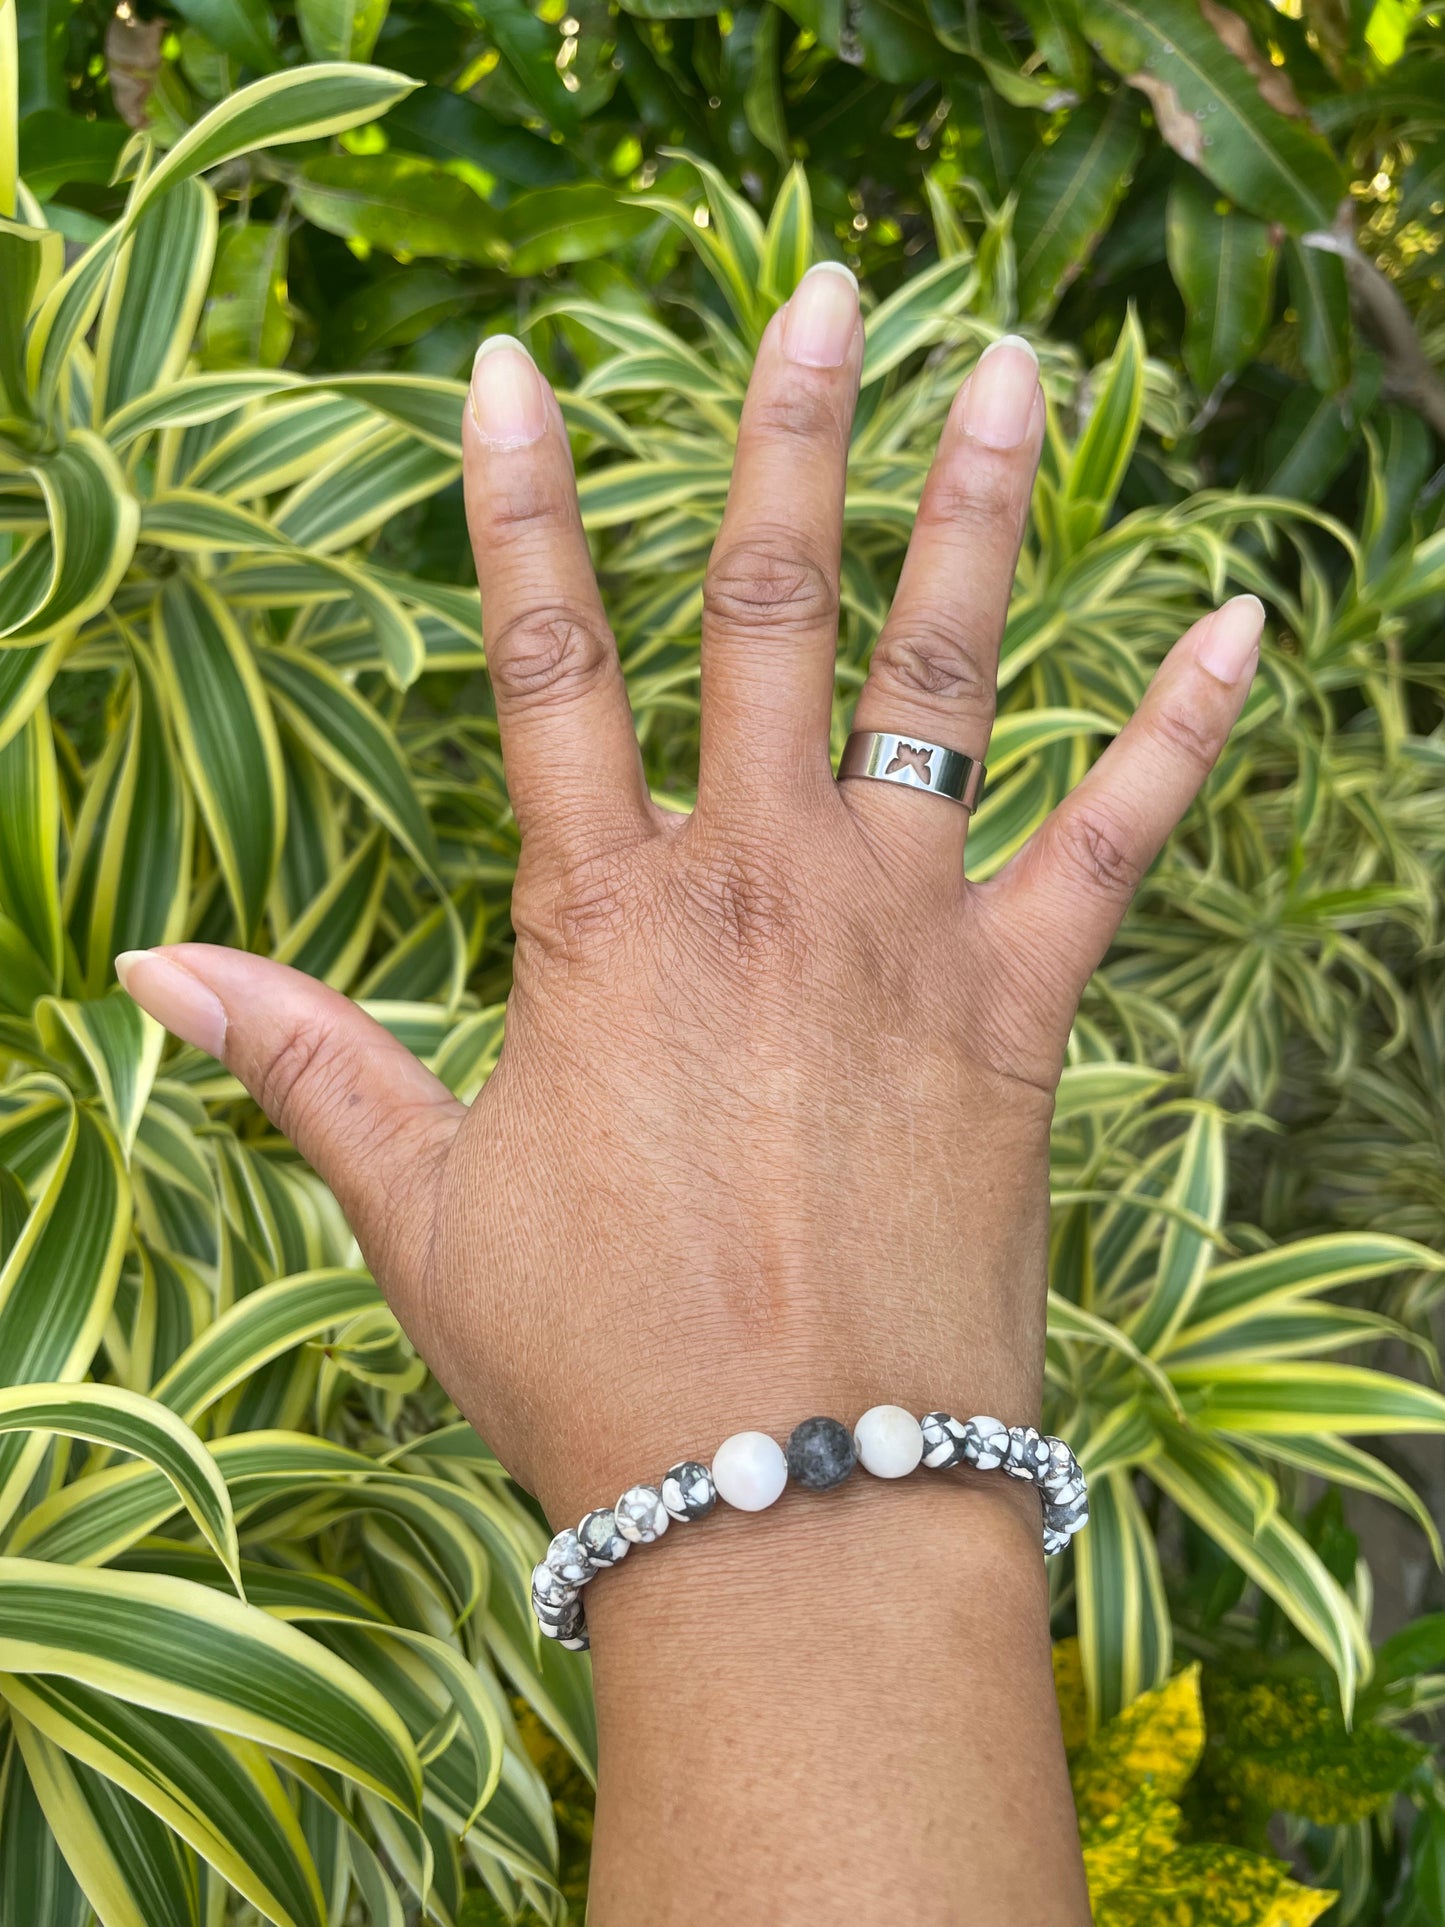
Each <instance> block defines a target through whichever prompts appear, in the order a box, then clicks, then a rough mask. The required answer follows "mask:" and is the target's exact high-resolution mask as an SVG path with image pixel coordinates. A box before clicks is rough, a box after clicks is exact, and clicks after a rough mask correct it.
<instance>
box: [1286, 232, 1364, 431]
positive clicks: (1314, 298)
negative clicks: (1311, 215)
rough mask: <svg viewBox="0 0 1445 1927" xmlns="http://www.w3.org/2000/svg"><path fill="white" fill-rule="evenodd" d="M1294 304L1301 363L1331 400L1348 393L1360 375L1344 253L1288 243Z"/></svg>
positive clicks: (1288, 259) (1287, 260) (1290, 294)
mask: <svg viewBox="0 0 1445 1927" xmlns="http://www.w3.org/2000/svg"><path fill="white" fill-rule="evenodd" d="M1284 255H1285V263H1286V266H1287V270H1288V275H1289V298H1290V305H1291V306H1292V307H1293V308H1294V311H1295V313H1296V315H1297V316H1298V317H1299V320H1298V323H1297V327H1298V340H1299V353H1300V359H1301V361H1303V363H1304V365H1305V369H1306V371H1307V372H1308V374H1309V378H1310V380H1311V381H1312V382H1313V383H1314V385H1315V387H1316V388H1318V389H1319V390H1320V392H1321V393H1322V394H1325V395H1337V394H1339V393H1341V391H1342V390H1344V389H1345V388H1347V387H1348V386H1349V383H1350V377H1351V375H1352V374H1353V372H1354V334H1353V330H1352V328H1351V325H1350V292H1349V286H1348V283H1347V282H1346V279H1345V264H1344V261H1343V260H1342V259H1341V258H1340V256H1339V255H1338V254H1333V253H1330V252H1329V251H1328V250H1326V249H1323V248H1317V247H1311V246H1309V245H1308V244H1307V243H1306V242H1303V241H1296V240H1294V239H1293V238H1288V239H1286V241H1285V244H1284Z"/></svg>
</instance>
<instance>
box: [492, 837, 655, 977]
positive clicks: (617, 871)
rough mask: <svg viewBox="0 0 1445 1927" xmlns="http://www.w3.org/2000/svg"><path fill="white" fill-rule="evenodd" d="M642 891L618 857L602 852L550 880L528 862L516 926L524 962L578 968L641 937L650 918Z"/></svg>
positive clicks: (520, 882) (521, 875)
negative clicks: (537, 874)
mask: <svg viewBox="0 0 1445 1927" xmlns="http://www.w3.org/2000/svg"><path fill="white" fill-rule="evenodd" d="M644 908H645V905H644V901H643V898H642V894H641V893H640V892H639V891H638V889H637V888H636V886H635V882H634V880H633V879H632V878H631V877H630V876H629V875H628V874H627V871H626V870H625V868H624V867H623V866H622V865H620V864H619V863H618V862H617V861H616V860H615V858H612V857H598V858H594V859H591V860H588V861H586V862H583V863H578V864H575V865H571V866H569V867H567V868H565V869H563V870H561V871H553V872H551V873H550V874H549V875H548V877H547V879H546V881H545V882H544V881H543V880H542V879H540V878H536V877H534V875H533V873H532V871H531V869H530V867H529V866H528V865H527V864H526V863H525V860H524V863H523V867H522V868H521V869H520V870H519V871H518V875H517V888H516V890H515V892H514V894H513V906H512V927H513V930H514V931H515V933H516V939H517V962H518V968H519V970H520V971H522V972H523V973H524V974H525V972H526V971H527V969H528V968H529V967H532V966H535V967H536V968H539V969H541V970H544V971H555V970H557V969H558V968H561V969H562V970H564V971H571V970H575V969H576V968H577V967H578V966H580V965H584V964H586V963H587V962H588V961H589V960H590V959H592V958H595V957H598V956H600V955H602V954H604V953H605V952H607V951H608V950H610V949H611V948H613V947H614V946H615V945H616V944H617V943H618V942H619V941H620V940H621V939H623V938H624V937H630V938H636V937H637V936H638V934H639V931H640V926H641V924H642V923H643V921H644V918H643V916H642V914H641V913H642V911H643V909H644Z"/></svg>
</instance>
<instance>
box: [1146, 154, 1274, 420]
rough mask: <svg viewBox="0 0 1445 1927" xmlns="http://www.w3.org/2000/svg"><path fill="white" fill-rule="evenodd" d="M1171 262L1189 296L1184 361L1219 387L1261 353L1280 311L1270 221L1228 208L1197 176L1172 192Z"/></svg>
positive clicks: (1201, 381)
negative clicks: (1219, 203)
mask: <svg viewBox="0 0 1445 1927" xmlns="http://www.w3.org/2000/svg"><path fill="white" fill-rule="evenodd" d="M1166 234H1167V240H1168V249H1169V269H1170V272H1171V273H1172V274H1173V276H1174V284H1175V286H1176V287H1177V288H1178V290H1179V292H1180V294H1181V296H1182V297H1183V300H1184V312H1185V331H1184V362H1185V366H1186V367H1187V368H1188V370H1189V374H1190V378H1191V379H1192V381H1193V382H1194V385H1195V387H1196V388H1197V389H1198V390H1199V392H1200V394H1201V395H1206V396H1207V395H1211V394H1213V392H1214V390H1215V389H1216V388H1217V387H1218V386H1219V384H1220V382H1222V381H1227V380H1229V378H1230V377H1231V376H1233V375H1237V374H1238V373H1239V371H1240V370H1241V369H1242V368H1243V367H1244V366H1245V365H1246V364H1247V363H1248V362H1250V361H1252V360H1253V358H1254V355H1255V352H1256V350H1257V349H1258V347H1259V344H1260V342H1261V341H1262V340H1263V338H1264V333H1265V330H1266V329H1267V328H1268V326H1269V323H1270V318H1271V316H1272V314H1273V311H1274V270H1275V250H1274V247H1273V244H1272V243H1271V240H1270V232H1269V227H1268V225H1267V224H1266V223H1265V222H1263V221H1258V220H1255V219H1254V218H1253V217H1252V216H1250V215H1246V214H1236V213H1233V212H1231V211H1228V210H1226V211H1223V212H1221V210H1220V209H1219V208H1218V207H1217V206H1216V204H1215V199H1214V196H1213V195H1212V194H1211V193H1210V192H1209V190H1208V189H1207V188H1206V187H1205V186H1204V184H1203V183H1202V182H1201V181H1200V180H1199V179H1198V177H1197V176H1193V175H1189V174H1182V175H1181V176H1180V177H1179V179H1178V180H1177V181H1176V182H1175V183H1174V186H1173V188H1172V189H1171V190H1170V194H1169V213H1168V221H1167V227H1166Z"/></svg>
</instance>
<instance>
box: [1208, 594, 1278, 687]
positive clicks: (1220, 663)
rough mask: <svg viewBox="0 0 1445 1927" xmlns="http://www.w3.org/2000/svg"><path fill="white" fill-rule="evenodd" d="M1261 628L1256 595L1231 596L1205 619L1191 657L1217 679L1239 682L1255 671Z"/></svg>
mask: <svg viewBox="0 0 1445 1927" xmlns="http://www.w3.org/2000/svg"><path fill="white" fill-rule="evenodd" d="M1263 632H1264V604H1263V603H1262V602H1261V601H1260V599H1259V597H1258V596H1257V595H1237V596H1234V597H1233V598H1232V599H1231V600H1230V601H1228V602H1226V603H1225V605H1224V607H1223V608H1222V609H1216V610H1215V612H1214V614H1213V615H1212V616H1211V617H1210V618H1209V620H1208V622H1206V623H1205V625H1204V629H1203V631H1202V633H1201V634H1200V637H1199V641H1198V642H1197V643H1196V644H1195V647H1194V659H1195V661H1196V662H1197V663H1198V664H1199V665H1200V667H1201V668H1203V669H1207V670H1208V671H1209V673H1210V675H1211V676H1216V677H1218V679H1219V681H1220V682H1225V683H1236V682H1239V681H1241V680H1242V679H1243V677H1245V676H1246V675H1251V676H1252V675H1253V674H1254V665H1255V664H1256V663H1257V662H1258V661H1259V639H1260V636H1261V635H1262V634H1263Z"/></svg>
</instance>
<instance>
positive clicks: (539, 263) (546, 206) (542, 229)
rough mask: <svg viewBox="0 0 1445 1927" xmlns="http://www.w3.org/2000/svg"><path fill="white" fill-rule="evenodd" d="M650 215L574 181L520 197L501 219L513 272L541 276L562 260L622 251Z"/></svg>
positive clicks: (602, 188)
mask: <svg viewBox="0 0 1445 1927" xmlns="http://www.w3.org/2000/svg"><path fill="white" fill-rule="evenodd" d="M649 219H650V217H649V216H648V214H647V213H646V212H645V211H644V210H643V209H641V208H639V207H637V206H636V205H635V204H634V203H633V202H631V201H627V200H624V199H623V198H622V197H621V196H620V195H619V194H616V193H615V192H614V191H613V190H612V189H611V188H610V187H605V186H603V184H602V183H601V182H600V181H598V182H591V181H579V182H576V183H575V184H572V185H569V186H566V187H538V188H533V189H532V190H531V191H530V192H528V193H525V194H519V195H518V196H517V198H516V199H515V200H514V201H512V202H511V203H510V204H509V206H508V208H507V212H506V215H505V231H506V237H507V240H508V242H509V244H510V246H511V248H512V259H511V262H510V270H511V272H512V273H513V274H543V273H545V272H546V270H547V269H548V268H555V267H559V266H560V265H561V264H562V263H563V262H565V261H590V260H592V259H593V258H594V256H596V255H599V254H610V253H612V252H613V250H614V249H617V248H621V247H625V246H626V245H627V243H628V242H629V241H631V240H634V239H635V238H636V237H637V236H638V235H639V234H641V233H642V232H643V231H644V229H645V228H646V227H647V226H648V224H649Z"/></svg>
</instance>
